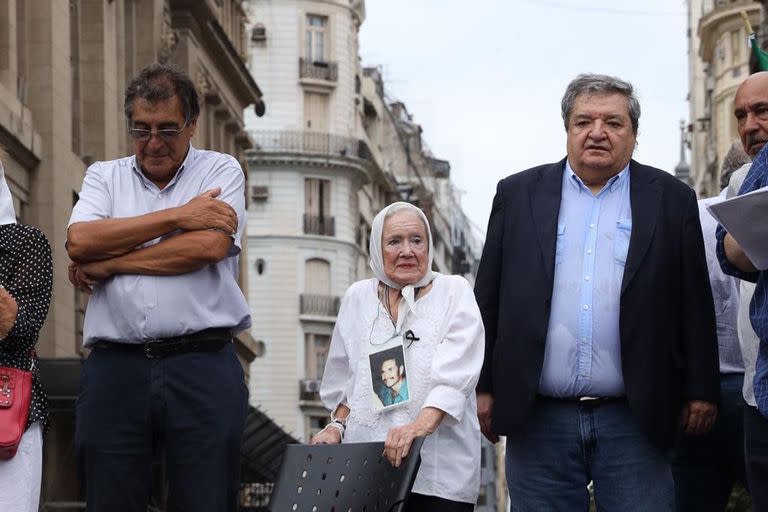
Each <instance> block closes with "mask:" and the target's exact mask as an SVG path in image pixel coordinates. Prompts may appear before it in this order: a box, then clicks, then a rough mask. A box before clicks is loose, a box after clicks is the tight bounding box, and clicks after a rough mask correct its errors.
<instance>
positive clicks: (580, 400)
mask: <svg viewBox="0 0 768 512" xmlns="http://www.w3.org/2000/svg"><path fill="white" fill-rule="evenodd" d="M536 399H537V400H539V401H542V402H548V403H563V404H565V403H568V404H578V405H581V406H584V407H599V406H601V405H606V404H609V403H616V402H623V401H625V400H626V399H627V397H625V396H564V397H555V396H546V395H536Z"/></svg>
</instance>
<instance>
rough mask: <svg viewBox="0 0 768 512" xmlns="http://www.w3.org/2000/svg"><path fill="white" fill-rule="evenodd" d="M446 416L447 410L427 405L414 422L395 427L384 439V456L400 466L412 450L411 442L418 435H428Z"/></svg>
mask: <svg viewBox="0 0 768 512" xmlns="http://www.w3.org/2000/svg"><path fill="white" fill-rule="evenodd" d="M444 417H445V411H441V410H440V409H437V408H435V407H425V408H424V409H422V410H421V413H419V416H418V417H417V418H416V420H415V421H413V422H412V423H408V424H407V425H403V426H402V427H393V428H391V429H390V430H389V432H388V433H387V439H386V441H384V456H385V457H386V458H387V460H388V461H389V463H390V464H392V465H393V466H395V467H396V468H397V467H400V463H401V462H402V461H403V459H404V458H406V457H407V456H408V454H409V453H410V451H411V444H413V439H414V438H416V437H423V436H428V435H429V434H431V433H432V432H434V431H435V429H437V427H438V425H440V422H441V421H443V418H444Z"/></svg>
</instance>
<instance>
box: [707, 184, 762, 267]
mask: <svg viewBox="0 0 768 512" xmlns="http://www.w3.org/2000/svg"><path fill="white" fill-rule="evenodd" d="M707 209H708V210H709V213H711V214H712V216H713V217H714V218H715V219H717V221H718V222H719V223H720V224H721V225H722V226H723V227H724V228H725V230H726V231H728V233H730V234H731V236H732V237H733V238H734V239H735V240H736V241H737V242H738V243H739V245H740V246H741V248H742V249H743V250H744V253H745V254H746V255H747V257H748V258H749V260H750V261H751V262H752V264H753V265H755V267H756V268H757V269H758V270H766V269H768V187H765V188H761V189H758V190H755V191H753V192H750V193H748V194H744V195H742V196H738V197H734V198H732V199H728V200H727V201H723V202H721V203H717V204H712V205H709V206H708V207H707Z"/></svg>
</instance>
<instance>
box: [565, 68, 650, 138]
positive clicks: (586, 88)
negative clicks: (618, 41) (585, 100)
mask: <svg viewBox="0 0 768 512" xmlns="http://www.w3.org/2000/svg"><path fill="white" fill-rule="evenodd" d="M582 94H589V95H592V94H596V95H598V96H604V95H608V94H621V95H622V96H624V97H625V98H627V107H628V110H629V119H630V121H632V132H633V133H634V134H635V135H637V129H638V127H639V125H640V102H639V101H638V99H637V96H635V88H634V87H633V86H632V84H631V83H629V82H625V81H624V80H621V79H620V78H616V77H615V76H608V75H598V74H594V73H584V74H581V75H579V76H577V77H576V78H574V79H573V80H572V81H571V83H569V84H568V88H567V89H565V94H563V100H562V102H561V103H560V107H561V112H562V116H563V122H564V124H565V130H566V131H567V130H568V122H569V121H570V120H571V113H572V112H573V104H574V103H576V98H578V97H579V96H581V95H582Z"/></svg>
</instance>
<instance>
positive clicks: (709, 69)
mask: <svg viewBox="0 0 768 512" xmlns="http://www.w3.org/2000/svg"><path fill="white" fill-rule="evenodd" d="M742 11H745V12H746V13H747V15H748V17H749V20H750V23H751V24H752V27H753V28H754V29H756V30H757V29H759V28H760V26H761V22H762V19H763V14H762V13H763V9H762V6H761V3H760V2H756V1H752V0H689V1H688V16H689V17H688V69H689V71H688V73H689V102H690V125H689V137H688V140H689V144H690V148H691V164H690V168H691V169H690V172H691V183H692V186H693V188H694V189H695V190H696V192H697V193H698V194H699V196H700V197H708V196H712V195H716V194H718V193H719V192H720V190H719V179H720V168H721V167H722V163H723V159H724V157H725V154H726V153H727V152H728V149H729V148H730V146H731V144H732V143H733V142H735V141H738V139H739V134H738V131H737V129H736V120H735V118H734V116H733V100H734V95H735V94H736V89H737V88H738V86H739V84H740V83H741V82H742V80H744V78H746V77H747V76H748V74H749V46H748V44H747V36H748V34H747V32H746V29H745V27H744V21H743V19H742V16H741V12H742Z"/></svg>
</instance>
